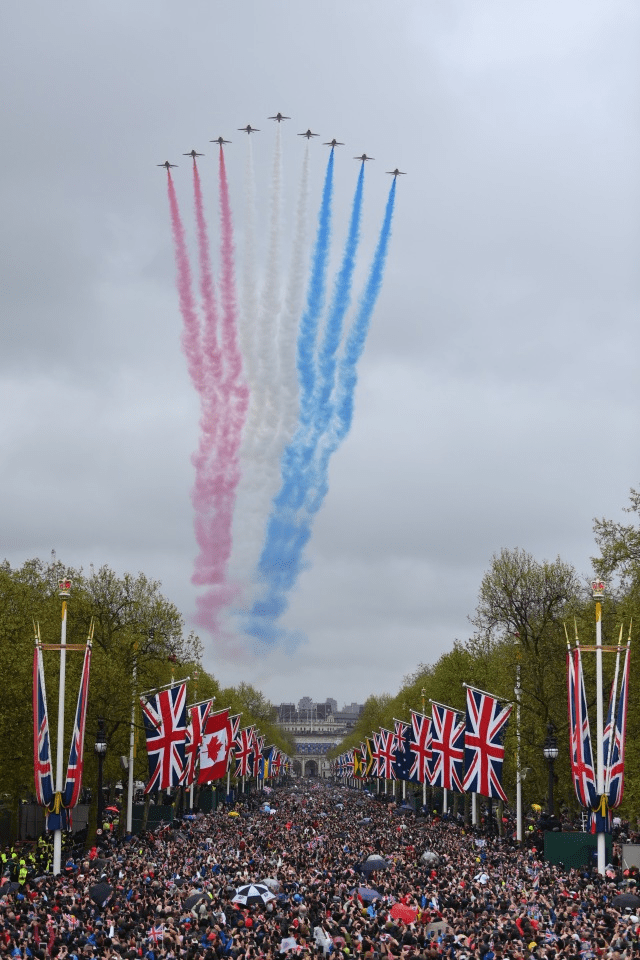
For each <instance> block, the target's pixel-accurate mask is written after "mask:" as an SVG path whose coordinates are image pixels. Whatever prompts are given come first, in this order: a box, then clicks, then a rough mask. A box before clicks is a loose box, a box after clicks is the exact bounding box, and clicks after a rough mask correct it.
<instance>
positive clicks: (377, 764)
mask: <svg viewBox="0 0 640 960" xmlns="http://www.w3.org/2000/svg"><path fill="white" fill-rule="evenodd" d="M371 744H372V748H371V757H372V760H373V766H372V768H371V775H372V776H373V777H381V776H382V772H381V771H382V759H381V757H380V732H378V733H376V732H375V731H372V732H371Z"/></svg>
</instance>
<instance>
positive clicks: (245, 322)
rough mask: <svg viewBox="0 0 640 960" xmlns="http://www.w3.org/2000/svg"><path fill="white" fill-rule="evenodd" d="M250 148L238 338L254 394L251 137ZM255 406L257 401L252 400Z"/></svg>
mask: <svg viewBox="0 0 640 960" xmlns="http://www.w3.org/2000/svg"><path fill="white" fill-rule="evenodd" d="M248 139H249V143H248V146H247V160H246V165H245V230H244V255H243V265H242V294H241V307H240V323H239V328H238V336H239V340H240V346H241V348H242V355H243V357H244V365H245V372H246V376H247V381H248V384H249V388H250V390H251V395H252V397H253V392H254V389H255V384H256V379H257V375H258V360H257V352H256V342H255V336H256V320H257V317H258V295H257V286H258V284H257V279H256V272H257V271H256V184H255V176H254V172H253V147H252V144H251V136H249V138H248ZM252 404H253V400H252Z"/></svg>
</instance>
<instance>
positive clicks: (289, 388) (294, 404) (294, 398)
mask: <svg viewBox="0 0 640 960" xmlns="http://www.w3.org/2000/svg"><path fill="white" fill-rule="evenodd" d="M308 199H309V144H308V142H307V144H306V149H305V152H304V160H303V163H302V176H301V178H300V192H299V194H298V203H297V207H296V224H295V234H294V238H293V249H292V251H291V263H290V265H289V282H288V285H287V292H286V296H285V303H284V309H283V311H282V314H281V316H280V329H279V332H278V346H279V351H278V382H279V383H280V384H281V403H280V419H279V423H278V430H277V433H276V448H275V449H274V455H275V458H276V459H277V461H278V463H279V462H280V457H281V456H282V452H283V450H284V448H285V446H286V444H287V443H288V442H289V441H290V440H291V438H292V437H293V434H294V431H295V429H296V426H297V423H298V377H297V375H296V347H297V337H298V326H299V324H300V315H301V313H302V301H303V296H304V281H305V276H306V269H307V268H306V257H307V244H306V240H307V217H308V211H307V203H308Z"/></svg>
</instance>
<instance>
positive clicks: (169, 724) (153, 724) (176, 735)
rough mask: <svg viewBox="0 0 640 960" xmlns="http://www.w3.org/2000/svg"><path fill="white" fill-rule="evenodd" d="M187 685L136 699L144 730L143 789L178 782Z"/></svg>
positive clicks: (182, 684) (180, 773)
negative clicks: (145, 770)
mask: <svg viewBox="0 0 640 960" xmlns="http://www.w3.org/2000/svg"><path fill="white" fill-rule="evenodd" d="M186 698H187V685H186V683H179V684H176V685H175V686H173V687H170V688H169V689H167V690H160V691H159V692H158V693H156V694H154V695H153V696H151V697H148V698H143V699H141V700H140V704H141V706H142V719H143V721H144V726H145V731H146V734H147V756H148V760H149V780H148V783H147V785H146V786H145V788H144V792H145V793H152V792H155V791H157V790H167V789H169V787H176V786H177V785H178V784H179V783H180V779H181V777H182V771H183V770H184V757H185V755H184V751H185V743H186V739H187V711H186Z"/></svg>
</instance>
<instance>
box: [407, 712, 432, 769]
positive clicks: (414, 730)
mask: <svg viewBox="0 0 640 960" xmlns="http://www.w3.org/2000/svg"><path fill="white" fill-rule="evenodd" d="M410 748H411V752H412V754H413V764H412V766H411V770H410V771H409V779H410V780H411V781H412V782H413V783H430V779H429V763H430V761H431V717H425V715H424V714H423V713H416V711H415V710H412V711H411V744H410Z"/></svg>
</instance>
